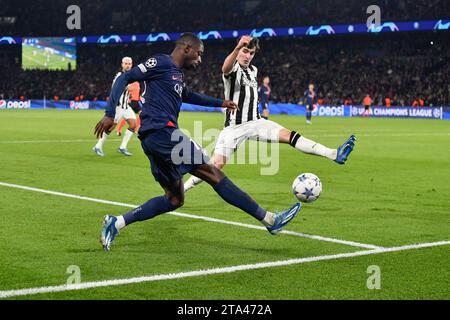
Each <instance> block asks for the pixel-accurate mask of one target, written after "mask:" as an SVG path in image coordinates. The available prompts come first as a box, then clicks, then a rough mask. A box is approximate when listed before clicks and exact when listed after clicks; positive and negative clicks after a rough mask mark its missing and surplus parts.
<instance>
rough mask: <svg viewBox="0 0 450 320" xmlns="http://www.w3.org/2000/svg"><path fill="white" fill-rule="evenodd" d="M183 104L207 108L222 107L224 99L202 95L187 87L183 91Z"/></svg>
mask: <svg viewBox="0 0 450 320" xmlns="http://www.w3.org/2000/svg"><path fill="white" fill-rule="evenodd" d="M183 102H187V103H192V104H196V105H199V106H206V107H221V106H222V104H223V100H222V99H217V98H213V97H210V96H207V95H204V94H201V93H196V92H192V91H191V90H190V89H189V88H188V87H187V86H186V87H184V90H183Z"/></svg>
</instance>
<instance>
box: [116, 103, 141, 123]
mask: <svg viewBox="0 0 450 320" xmlns="http://www.w3.org/2000/svg"><path fill="white" fill-rule="evenodd" d="M122 118H123V119H125V120H128V119H134V120H136V114H135V113H134V111H133V109H131V108H125V109H122V107H116V116H115V117H114V123H119V122H120V120H122Z"/></svg>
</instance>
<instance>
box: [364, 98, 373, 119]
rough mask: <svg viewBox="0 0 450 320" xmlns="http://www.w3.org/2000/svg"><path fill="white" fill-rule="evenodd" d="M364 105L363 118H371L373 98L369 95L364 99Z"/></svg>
mask: <svg viewBox="0 0 450 320" xmlns="http://www.w3.org/2000/svg"><path fill="white" fill-rule="evenodd" d="M363 105H364V113H363V117H369V116H370V107H371V106H372V98H371V97H370V95H369V94H367V95H366V96H365V97H364V99H363Z"/></svg>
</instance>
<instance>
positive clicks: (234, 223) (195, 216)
mask: <svg viewBox="0 0 450 320" xmlns="http://www.w3.org/2000/svg"><path fill="white" fill-rule="evenodd" d="M0 186H4V187H10V188H16V189H22V190H28V191H35V192H41V193H46V194H51V195H55V196H61V197H67V198H73V199H79V200H86V201H91V202H98V203H103V204H110V205H115V206H120V207H127V208H133V209H134V208H136V207H138V205H134V204H127V203H122V202H115V201H108V200H102V199H96V198H90V197H84V196H78V195H75V194H69V193H62V192H57V191H50V190H44V189H38V188H32V187H27V186H22V185H18V184H11V183H5V182H0ZM166 214H170V215H173V216H178V217H183V218H191V219H198V220H204V221H209V222H216V223H222V224H228V225H234V226H238V227H244V228H248V229H256V230H263V231H265V232H267V230H266V228H265V227H263V226H256V225H253V224H246V223H240V222H235V221H228V220H222V219H216V218H210V217H205V216H199V215H193V214H187V213H181V212H168V213H166ZM281 233H284V234H288V235H292V236H297V237H302V238H308V239H314V240H320V241H326V242H333V243H338V244H343V245H348V246H352V247H358V248H365V249H380V248H383V247H380V246H375V245H372V244H365V243H359V242H354V241H347V240H339V239H334V238H327V237H322V236H318V235H310V234H305V233H300V232H294V231H287V230H283V231H281Z"/></svg>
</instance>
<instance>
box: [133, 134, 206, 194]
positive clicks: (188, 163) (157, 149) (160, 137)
mask: <svg viewBox="0 0 450 320" xmlns="http://www.w3.org/2000/svg"><path fill="white" fill-rule="evenodd" d="M140 139H141V145H142V149H144V152H145V154H146V155H147V157H148V159H149V160H150V166H151V170H152V174H153V176H154V177H155V180H156V181H158V182H159V183H160V184H162V185H166V184H170V183H173V182H176V181H179V180H181V179H182V178H183V175H185V174H186V173H188V172H191V171H193V170H194V169H195V168H196V167H198V166H200V165H203V164H205V163H208V161H209V158H208V156H207V155H206V153H205V152H204V150H203V149H202V147H200V146H199V145H198V144H197V143H196V142H194V141H193V140H192V139H191V138H189V137H188V136H187V135H185V134H184V133H183V132H182V131H181V130H179V129H177V128H163V129H157V130H150V131H148V132H146V133H145V134H143V137H142V136H141V137H140Z"/></svg>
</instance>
